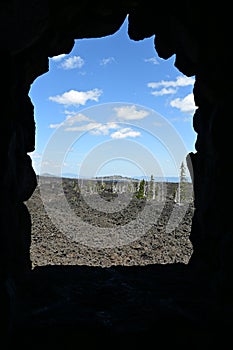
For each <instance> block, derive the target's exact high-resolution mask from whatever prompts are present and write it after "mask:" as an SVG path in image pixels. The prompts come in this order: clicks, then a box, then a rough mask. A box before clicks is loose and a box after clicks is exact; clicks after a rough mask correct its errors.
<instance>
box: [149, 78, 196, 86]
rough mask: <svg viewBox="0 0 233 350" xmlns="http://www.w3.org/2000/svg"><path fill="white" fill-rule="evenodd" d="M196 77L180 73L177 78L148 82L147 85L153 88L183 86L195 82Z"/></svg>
mask: <svg viewBox="0 0 233 350" xmlns="http://www.w3.org/2000/svg"><path fill="white" fill-rule="evenodd" d="M194 81H195V79H194V78H192V77H186V76H182V75H179V76H178V77H177V78H176V80H161V81H159V82H151V83H148V84H147V86H148V87H149V88H152V89H158V88H161V87H183V86H189V85H193V84H194Z"/></svg>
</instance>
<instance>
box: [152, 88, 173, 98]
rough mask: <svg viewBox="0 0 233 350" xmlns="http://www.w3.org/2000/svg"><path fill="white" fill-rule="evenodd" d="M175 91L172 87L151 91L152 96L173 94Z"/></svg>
mask: <svg viewBox="0 0 233 350" xmlns="http://www.w3.org/2000/svg"><path fill="white" fill-rule="evenodd" d="M176 92H177V90H176V89H174V88H162V89H161V90H156V91H152V93H151V95H153V96H164V95H174V94H175V93H176Z"/></svg>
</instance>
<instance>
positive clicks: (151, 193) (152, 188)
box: [147, 175, 155, 199]
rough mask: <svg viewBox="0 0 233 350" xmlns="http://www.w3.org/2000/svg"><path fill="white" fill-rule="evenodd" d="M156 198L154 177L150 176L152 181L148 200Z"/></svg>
mask: <svg viewBox="0 0 233 350" xmlns="http://www.w3.org/2000/svg"><path fill="white" fill-rule="evenodd" d="M154 197H155V184H154V176H153V175H151V176H150V181H149V188H148V193H147V198H148V199H154Z"/></svg>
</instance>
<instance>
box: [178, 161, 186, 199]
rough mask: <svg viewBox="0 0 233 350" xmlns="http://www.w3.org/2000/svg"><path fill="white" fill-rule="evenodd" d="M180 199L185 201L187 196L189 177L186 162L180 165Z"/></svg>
mask: <svg viewBox="0 0 233 350" xmlns="http://www.w3.org/2000/svg"><path fill="white" fill-rule="evenodd" d="M178 190H179V201H180V202H184V201H185V200H186V197H187V177H186V170H185V165H184V162H182V163H181V166H180V182H179V189H178Z"/></svg>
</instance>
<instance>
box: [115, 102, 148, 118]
mask: <svg viewBox="0 0 233 350" xmlns="http://www.w3.org/2000/svg"><path fill="white" fill-rule="evenodd" d="M114 111H115V112H116V114H117V117H118V118H119V119H123V120H139V119H144V118H145V117H146V116H147V115H148V114H149V112H148V111H146V110H145V109H137V107H136V106H135V105H132V106H121V107H116V108H114Z"/></svg>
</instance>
